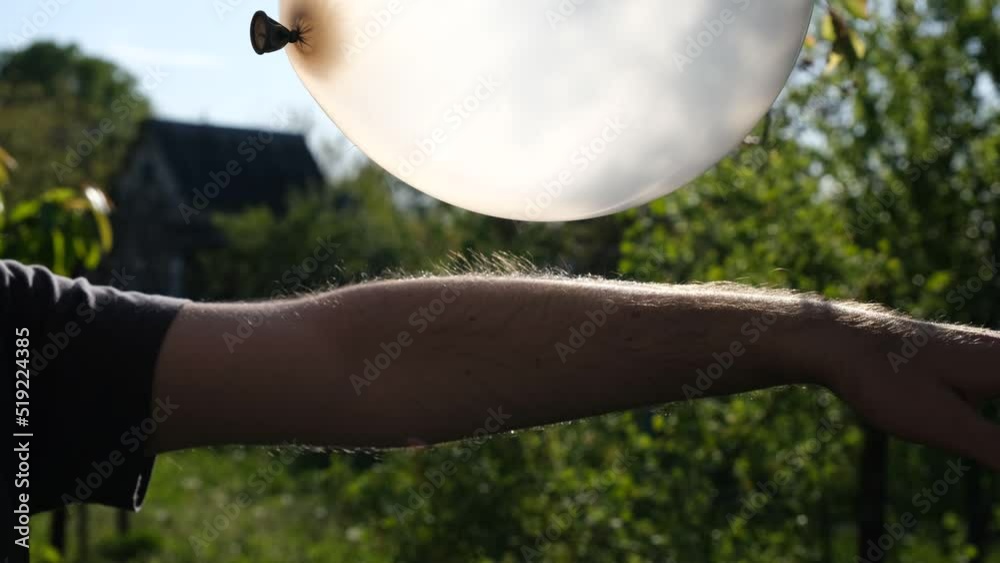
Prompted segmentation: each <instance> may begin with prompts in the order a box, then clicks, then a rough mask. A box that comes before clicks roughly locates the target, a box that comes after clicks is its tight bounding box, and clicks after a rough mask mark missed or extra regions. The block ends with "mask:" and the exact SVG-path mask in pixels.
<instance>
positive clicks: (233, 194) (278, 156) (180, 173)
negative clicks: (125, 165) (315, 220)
mask: <svg viewBox="0 0 1000 563" xmlns="http://www.w3.org/2000/svg"><path fill="white" fill-rule="evenodd" d="M144 141H152V142H153V143H155V144H156V146H158V147H159V148H160V149H161V151H162V154H163V155H164V157H165V159H166V161H167V164H168V166H169V167H170V169H171V172H172V174H173V175H174V178H175V179H176V180H177V182H178V184H179V190H180V193H179V194H178V195H179V196H180V198H181V200H182V201H185V202H188V203H190V202H191V200H192V198H193V194H194V190H195V189H199V190H204V188H205V186H206V184H209V183H212V182H213V175H214V176H215V177H216V178H223V179H224V177H225V176H226V175H228V173H227V168H233V169H235V167H234V166H238V167H239V170H241V172H239V173H237V174H235V175H230V176H231V180H230V184H229V185H228V186H226V187H225V188H224V189H221V190H220V191H219V194H218V195H217V196H216V197H215V198H213V199H212V205H211V208H212V209H213V210H218V211H229V210H236V209H239V208H242V207H245V206H247V205H259V204H264V205H268V206H270V207H271V208H272V209H277V210H281V209H284V207H285V197H286V195H287V193H288V191H289V190H291V189H294V188H301V187H305V186H308V185H310V184H314V183H319V182H322V181H323V175H322V173H321V172H320V169H319V166H318V165H317V164H316V161H315V159H313V156H312V153H311V152H310V151H309V148H308V147H307V145H306V139H305V137H304V136H303V135H299V134H288V133H276V132H270V131H266V130H259V129H235V128H228V127H215V126H211V125H196V124H190V123H180V122H175V121H166V120H161V119H150V120H147V121H146V122H145V123H143V125H142V129H141V131H140V134H139V142H140V143H141V142H144ZM230 163H235V165H231V164H230Z"/></svg>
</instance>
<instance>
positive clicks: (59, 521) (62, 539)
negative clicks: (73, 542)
mask: <svg viewBox="0 0 1000 563" xmlns="http://www.w3.org/2000/svg"><path fill="white" fill-rule="evenodd" d="M50 536H51V538H52V547H54V548H55V549H56V551H58V552H59V554H60V555H63V556H65V555H66V507H65V506H64V507H62V508H59V509H57V510H56V511H55V512H53V513H52V524H51V529H50Z"/></svg>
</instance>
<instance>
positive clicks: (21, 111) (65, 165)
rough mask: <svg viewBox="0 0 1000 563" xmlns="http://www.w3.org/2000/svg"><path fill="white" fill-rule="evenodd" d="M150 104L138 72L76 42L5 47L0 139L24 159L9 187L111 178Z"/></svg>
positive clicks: (19, 189) (0, 66) (18, 190)
mask: <svg viewBox="0 0 1000 563" xmlns="http://www.w3.org/2000/svg"><path fill="white" fill-rule="evenodd" d="M153 78H154V79H155V78H156V77H153ZM149 109H150V108H149V102H148V100H147V98H146V97H145V95H144V94H143V93H142V92H141V91H140V88H139V83H138V81H137V80H136V78H135V77H133V76H131V75H129V74H128V73H127V72H125V71H124V70H122V69H121V68H120V67H118V66H116V65H115V64H113V63H111V62H108V61H105V60H102V59H99V58H95V57H90V56H87V55H85V54H83V53H82V52H81V51H80V50H79V49H78V48H77V47H75V46H73V45H69V46H61V45H56V44H54V43H49V42H39V43H34V44H32V45H29V46H28V47H26V48H25V49H23V50H20V51H13V52H5V53H2V54H0V145H2V146H5V147H7V149H8V150H9V151H10V152H11V153H13V154H16V155H18V158H19V160H20V162H21V167H20V169H19V172H18V176H17V179H16V182H15V183H14V184H12V186H11V187H10V190H11V191H12V192H13V193H14V194H15V195H20V194H22V193H27V192H31V191H32V190H38V189H41V188H40V187H41V186H53V185H62V186H67V185H69V186H71V185H79V184H81V183H84V182H87V183H93V184H95V185H100V186H108V185H110V182H111V179H112V176H113V175H114V173H115V171H116V170H117V167H118V165H119V163H120V161H121V158H122V157H123V156H124V153H125V150H126V148H127V146H128V144H129V143H130V142H131V140H132V139H133V138H134V136H135V134H136V131H137V128H138V125H139V124H140V123H141V122H142V120H143V119H145V118H146V116H148V115H149ZM35 195H36V194H35Z"/></svg>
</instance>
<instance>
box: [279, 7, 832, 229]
mask: <svg viewBox="0 0 1000 563" xmlns="http://www.w3.org/2000/svg"><path fill="white" fill-rule="evenodd" d="M811 13H812V0H282V3H281V16H280V20H281V22H282V23H283V24H285V25H286V26H288V27H290V28H292V29H300V30H301V32H302V37H303V40H304V41H302V42H299V43H294V44H290V45H289V46H288V48H287V49H286V51H287V52H288V56H289V59H290V60H291V63H292V65H293V67H294V68H295V70H296V72H297V73H298V75H299V76H300V77H301V79H302V82H303V83H304V84H305V86H306V88H308V89H309V91H310V92H311V93H312V95H313V97H314V98H315V99H316V100H317V101H318V102H319V104H320V105H321V106H322V107H323V109H324V110H325V111H326V113H327V114H328V115H329V116H330V117H331V118H332V119H333V120H334V121H335V122H336V123H337V125H338V126H339V127H340V129H341V130H342V131H343V133H344V134H345V135H346V136H347V137H348V138H349V139H350V140H351V141H352V142H354V144H356V145H357V146H358V147H359V148H360V149H361V150H362V151H364V153H365V154H366V155H368V156H369V157H370V158H371V159H372V160H374V161H375V162H376V163H378V164H379V165H381V166H382V167H383V168H385V169H386V170H387V171H389V172H390V173H392V174H393V175H395V176H396V177H398V178H400V179H401V180H403V181H404V182H406V183H408V184H410V185H412V186H413V187H415V188H417V189H419V190H421V191H423V192H425V193H427V194H429V195H431V196H433V197H435V198H438V199H440V200H442V201H445V202H448V203H451V204H453V205H457V206H459V207H463V208H465V209H469V210H472V211H477V212H480V213H484V214H487V215H494V216H497V217H505V218H509V219H518V220H534V221H561V220H573V219H583V218H589V217H596V216H600V215H606V214H610V213H614V212H617V211H621V210H624V209H628V208H630V207H634V206H637V205H640V204H643V203H646V202H648V201H650V200H652V199H654V198H657V197H659V196H662V195H664V194H666V193H668V192H670V191H672V190H674V189H677V188H678V187H680V186H683V185H684V184H685V183H687V182H689V181H690V180H692V179H693V178H695V177H697V176H698V175H699V174H701V173H702V172H704V171H705V170H706V169H708V168H709V167H711V166H712V165H713V164H714V163H715V162H717V161H718V160H719V159H720V158H722V157H723V156H724V155H725V154H726V153H727V152H728V151H729V150H731V149H732V148H734V147H735V146H736V145H738V144H739V143H740V141H741V140H742V139H743V138H744V137H745V135H746V134H747V133H748V132H749V131H750V130H751V129H752V127H753V126H754V124H756V123H757V122H758V120H759V119H760V118H761V116H763V115H764V113H765V112H766V111H767V109H768V108H769V107H770V106H771V104H772V103H773V102H774V99H775V98H776V97H777V95H778V93H779V92H780V91H781V88H782V87H783V85H784V83H785V81H786V80H787V79H788V76H789V73H790V72H791V70H792V68H793V66H794V64H795V61H796V59H797V56H798V53H799V51H800V49H801V46H802V42H803V38H804V35H805V31H806V28H807V26H808V22H809V18H810V15H811Z"/></svg>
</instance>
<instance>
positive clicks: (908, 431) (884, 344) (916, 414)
mask: <svg viewBox="0 0 1000 563" xmlns="http://www.w3.org/2000/svg"><path fill="white" fill-rule="evenodd" d="M899 328H900V330H899V332H898V333H897V334H895V335H887V334H885V333H881V334H873V333H871V332H869V331H865V330H862V329H856V330H855V331H854V335H853V336H852V337H849V338H848V342H849V343H848V345H847V346H846V347H845V348H844V349H843V351H842V353H843V354H845V355H848V358H847V360H846V361H845V362H844V363H843V364H841V365H840V366H838V367H836V368H834V369H833V370H831V373H830V374H829V376H830V379H829V383H830V385H829V386H830V387H831V388H832V389H833V390H834V391H835V392H837V393H838V394H839V395H841V396H842V397H843V398H844V399H845V400H846V401H847V402H848V403H850V404H851V405H852V406H854V408H856V409H857V410H858V411H859V412H860V414H861V415H862V416H863V417H865V418H866V419H868V420H869V421H870V422H871V423H872V424H874V425H875V426H877V427H879V428H882V429H883V430H885V431H887V432H889V433H891V434H894V435H897V436H899V437H901V438H904V439H907V440H911V441H914V442H919V443H922V444H926V445H929V446H935V447H940V448H943V449H947V450H951V451H955V452H958V453H960V454H962V455H964V456H967V457H970V458H973V459H976V460H978V461H979V462H981V463H983V464H985V465H987V466H989V467H991V468H992V469H993V470H996V471H1000V425H997V424H994V423H992V422H990V421H988V420H986V419H985V418H984V417H982V416H981V415H980V413H979V410H980V407H981V406H982V405H983V404H984V403H985V402H987V401H990V400H993V399H996V398H997V397H1000V373H998V371H997V366H1000V337H998V336H997V334H996V333H990V332H985V331H976V330H974V329H968V328H963V327H957V326H950V325H939V324H932V323H923V322H918V321H911V320H901V321H900V327H899Z"/></svg>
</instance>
